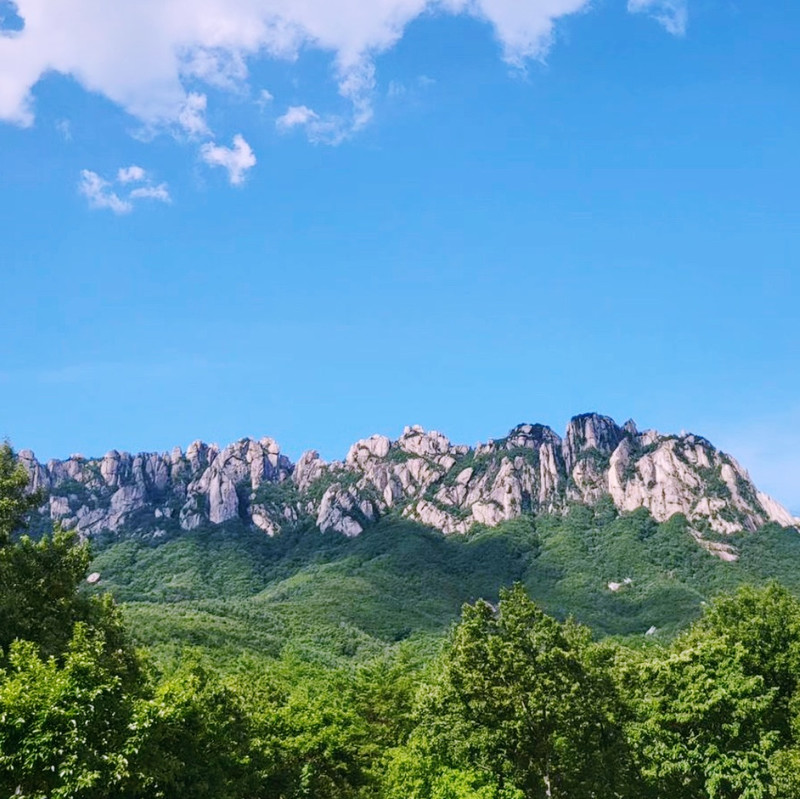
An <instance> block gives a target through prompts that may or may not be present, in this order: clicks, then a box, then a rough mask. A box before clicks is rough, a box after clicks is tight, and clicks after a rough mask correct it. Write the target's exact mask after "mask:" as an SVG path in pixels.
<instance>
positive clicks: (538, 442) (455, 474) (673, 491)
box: [18, 414, 798, 556]
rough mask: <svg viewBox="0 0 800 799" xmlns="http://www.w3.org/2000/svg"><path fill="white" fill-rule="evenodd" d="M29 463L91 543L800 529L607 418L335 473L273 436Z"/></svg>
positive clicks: (728, 462)
mask: <svg viewBox="0 0 800 799" xmlns="http://www.w3.org/2000/svg"><path fill="white" fill-rule="evenodd" d="M18 457H19V460H20V462H21V463H22V464H23V465H24V467H25V469H26V470H27V471H28V474H29V475H30V479H31V489H32V490H33V489H41V490H43V491H45V492H46V493H47V494H48V499H47V502H46V504H45V505H44V506H43V508H42V514H43V515H45V516H47V517H50V518H51V519H53V520H54V521H59V522H61V524H63V525H64V526H67V527H74V528H77V529H78V530H79V531H80V532H81V533H82V534H84V535H94V534H96V533H99V532H101V531H111V532H115V531H117V532H121V531H126V532H139V533H143V534H145V533H147V532H152V533H160V532H163V530H164V529H165V528H166V527H169V526H170V525H171V526H172V527H173V528H175V529H178V528H182V529H184V530H191V529H194V528H196V527H200V526H203V525H207V524H212V525H213V524H221V523H224V522H228V521H231V520H234V519H239V520H241V521H242V522H243V523H245V524H250V525H253V526H254V527H257V528H259V529H261V530H263V531H264V532H265V533H267V534H268V535H275V534H277V533H279V532H280V530H281V529H282V528H283V527H284V526H285V525H286V524H289V523H295V522H297V521H299V520H302V519H308V520H310V521H313V522H314V523H315V524H316V526H317V527H318V528H319V529H320V530H321V531H322V532H323V533H326V532H330V531H337V532H339V533H343V534H344V535H348V536H354V535H358V534H359V533H361V532H362V531H363V530H364V528H365V527H366V526H367V525H369V524H371V523H373V522H374V521H376V520H377V519H378V518H380V517H381V516H383V515H385V514H387V513H390V512H395V513H400V514H402V515H403V516H405V517H407V518H409V519H415V520H418V521H420V522H422V523H424V524H428V525H430V526H432V527H436V528H438V529H439V530H442V531H443V532H445V533H448V534H450V533H464V532H466V531H467V530H469V528H470V527H472V525H473V524H483V525H488V526H493V525H496V524H498V523H499V522H501V521H503V520H506V519H512V518H514V517H516V516H519V515H520V514H522V513H527V512H544V513H553V512H559V511H562V510H564V509H565V508H566V507H567V506H568V505H569V503H571V502H583V503H590V504H591V503H594V502H597V501H598V500H599V499H600V498H601V497H604V496H610V497H611V500H612V501H613V503H614V505H615V506H616V507H617V508H618V509H619V510H620V511H633V510H635V509H637V508H642V507H643V508H647V509H648V510H649V511H650V512H651V513H652V515H653V516H654V518H655V519H657V520H658V521H664V520H666V519H668V518H669V517H670V516H672V515H673V514H676V513H682V514H685V515H686V517H687V518H688V519H689V520H690V521H691V522H692V523H693V526H694V527H695V528H696V529H697V531H698V536H699V538H698V541H699V542H700V543H701V544H702V545H704V546H706V547H707V548H710V549H713V548H714V547H716V550H714V551H719V552H725V553H727V550H726V549H725V547H724V546H723V547H722V548H721V549H720V547H719V546H717V545H711V544H708V543H707V542H705V539H703V538H702V533H703V532H713V533H718V534H730V533H734V532H738V531H741V530H748V531H754V530H757V529H758V528H759V527H761V526H762V525H763V524H765V523H766V522H769V521H774V522H777V523H778V524H781V525H784V526H793V525H797V524H798V520H797V519H794V518H793V517H792V516H791V514H790V513H789V512H788V511H787V510H786V509H785V508H783V507H782V506H781V505H779V504H778V503H777V502H775V501H774V500H773V499H771V498H770V497H768V496H766V495H765V494H763V493H761V492H759V491H758V490H757V489H756V487H755V486H754V485H753V482H752V480H751V479H750V477H749V475H748V474H747V472H746V471H745V470H744V469H743V468H742V467H741V466H740V465H739V464H738V463H737V462H736V461H735V460H734V459H733V458H732V457H730V456H729V455H726V454H725V453H723V452H720V451H719V450H717V449H716V448H714V447H713V446H712V445H711V444H710V443H709V442H708V441H707V440H706V439H704V438H701V437H699V436H695V435H691V434H681V435H679V436H675V435H662V434H660V433H657V432H655V431H644V432H639V430H638V429H637V427H636V425H635V423H634V422H633V421H628V422H626V424H625V425H624V426H619V425H617V424H616V422H614V420H613V419H611V418H609V417H607V416H600V415H598V414H583V415H581V416H576V417H574V418H573V419H572V420H571V421H570V422H569V425H568V426H567V431H566V435H565V436H564V438H563V439H562V438H560V437H559V436H558V435H557V434H556V433H555V432H554V431H553V430H552V429H550V428H549V427H547V426H545V425H541V424H522V425H519V426H517V427H515V428H514V429H513V430H511V431H510V433H509V434H508V436H506V437H505V438H502V439H497V440H492V441H489V442H487V443H484V444H479V445H477V446H475V447H472V448H471V447H467V446H464V445H456V444H452V443H451V442H450V441H449V440H448V438H447V437H446V436H444V435H443V434H442V433H439V432H436V431H425V430H423V429H422V428H421V427H419V426H413V427H407V428H405V430H404V431H403V434H402V435H401V436H400V438H398V439H397V440H396V441H392V440H390V439H389V438H387V437H386V436H380V435H375V436H371V437H370V438H366V439H363V440H362V441H358V442H356V443H355V444H353V446H352V447H351V448H350V450H349V452H348V453H347V456H346V458H345V459H344V461H334V462H332V463H326V462H325V461H324V460H323V459H322V458H320V456H319V454H318V453H317V452H315V451H310V452H307V453H305V454H304V455H303V456H302V457H301V458H300V459H299V460H298V462H297V463H296V464H294V465H293V464H292V463H291V462H290V461H289V459H288V458H287V457H286V456H285V455H283V454H282V453H281V451H280V447H279V446H278V445H277V443H276V442H275V441H273V440H272V439H269V438H262V439H261V440H260V441H255V440H253V439H247V438H245V439H242V440H240V441H237V442H235V443H233V444H230V445H228V446H226V447H224V448H223V449H220V448H219V447H217V446H216V445H213V444H211V445H209V444H205V443H203V442H200V441H196V442H194V443H192V444H191V445H190V446H189V447H188V448H187V450H186V452H185V453H183V452H182V451H181V450H180V449H177V448H176V449H174V450H172V451H171V452H169V453H162V454H158V453H142V454H139V455H130V454H128V453H125V452H122V453H120V452H117V451H116V450H112V451H111V452H109V453H107V454H106V455H105V456H104V457H102V458H97V459H87V458H84V457H83V456H80V455H74V456H72V457H70V458H69V459H67V460H65V461H50V462H49V463H48V464H47V465H42V464H40V463H39V462H38V461H37V460H36V458H35V457H34V455H33V453H32V452H30V451H27V450H23V451H22V452H20V453H19V456H18ZM726 556H727V555H726Z"/></svg>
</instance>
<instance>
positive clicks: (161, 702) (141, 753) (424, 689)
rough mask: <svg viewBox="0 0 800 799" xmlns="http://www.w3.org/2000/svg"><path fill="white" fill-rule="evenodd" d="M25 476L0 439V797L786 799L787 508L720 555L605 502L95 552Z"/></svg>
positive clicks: (794, 775)
mask: <svg viewBox="0 0 800 799" xmlns="http://www.w3.org/2000/svg"><path fill="white" fill-rule="evenodd" d="M26 484H27V477H26V475H25V473H24V471H22V470H19V469H18V468H17V467H16V466H15V461H14V458H13V454H12V452H11V450H10V449H9V448H8V447H5V448H3V449H2V450H1V451H0V796H3V797H5V796H8V797H12V796H15V797H27V798H28V799H34V798H36V799H44V798H45V797H63V798H66V797H79V798H83V797H86V799H101V798H105V797H108V798H109V799H110V797H122V798H123V799H124V798H125V797H131V798H133V797H137V798H141V799H145V798H149V797H166V798H171V797H176V798H178V797H187V798H189V799H191V798H193V797H197V798H198V799H200V798H202V797H215V799H225V798H226V797H230V799H248V798H249V799H258V797H268V798H269V799H296V798H298V799H299V797H314V799H350V798H351V797H352V799H368V798H369V799H523V798H524V799H528V798H530V799H539V797H542V799H544V798H545V797H563V799H568V798H569V799H589V798H590V797H597V798H598V799H599V798H601V797H609V798H610V797H631V799H633V798H634V797H643V798H644V799H647V798H648V797H652V799H702V798H703V797H711V798H712V799H734V797H743V798H745V799H757V798H759V797H778V798H779V799H792V798H793V797H800V689H799V688H798V681H800V602H798V600H797V599H796V598H795V597H796V595H797V594H798V593H800V578H798V576H797V569H796V567H795V565H794V564H797V563H798V562H800V561H798V556H800V551H798V549H797V547H798V544H797V541H798V539H800V536H797V533H796V532H793V531H788V530H782V529H780V528H770V529H764V530H762V531H760V532H759V533H758V534H753V535H749V536H741V537H740V538H739V539H737V540H733V541H730V540H729V541H728V543H731V544H732V545H733V546H735V548H736V550H737V551H738V553H739V560H738V561H736V562H730V563H725V562H722V561H721V560H719V559H717V558H715V557H713V556H711V555H710V554H709V553H708V552H706V551H705V550H704V549H702V548H701V547H700V546H698V544H697V542H696V541H695V539H694V538H693V535H692V532H691V531H690V529H689V527H688V525H687V523H686V521H685V520H684V519H682V518H680V517H675V518H673V519H672V520H670V521H669V522H667V523H665V524H656V523H655V522H654V521H653V520H652V518H651V517H650V516H649V515H648V514H647V513H645V512H643V511H642V512H636V513H633V514H630V515H623V516H619V515H618V514H617V513H616V512H615V511H614V509H613V507H612V506H611V505H610V504H609V503H606V502H601V503H599V504H598V505H597V506H596V507H594V508H587V507H581V506H576V507H575V508H573V509H572V510H571V512H570V513H569V514H567V515H566V516H565V517H558V518H556V517H541V518H533V517H523V518H520V519H518V520H515V521H514V522H509V523H506V524H505V525H501V527H499V528H494V529H492V530H489V529H475V530H473V531H472V532H471V533H470V534H469V535H468V536H464V537H455V538H445V537H444V536H441V535H440V534H438V533H434V532H432V531H430V530H426V529H424V528H421V527H419V526H417V525H413V524H411V523H408V522H406V521H403V520H401V519H391V518H390V519H387V520H385V521H383V522H382V523H380V524H378V525H376V526H375V527H373V528H371V529H369V530H367V531H366V532H365V533H364V534H363V535H361V536H359V537H358V538H357V539H354V540H347V539H344V538H342V537H339V536H322V535H321V534H319V532H318V531H316V530H313V529H303V528H302V527H298V528H297V529H295V530H292V531H289V532H288V533H286V534H285V535H282V536H280V537H276V538H275V539H268V538H267V537H265V536H263V534H256V533H254V532H252V531H250V530H248V529H246V528H244V527H238V526H236V525H229V526H227V527H220V528H216V529H207V530H198V531H194V532H192V533H185V534H182V535H178V536H175V537H174V538H172V539H170V540H165V539H162V540H157V541H153V540H144V539H136V538H133V537H127V538H116V539H109V540H107V541H97V542H95V543H94V549H95V552H94V555H92V554H91V553H90V552H89V549H88V548H87V546H86V545H84V544H82V543H80V542H79V541H78V540H77V539H76V537H75V536H74V535H73V534H70V533H65V532H61V531H58V530H56V531H53V532H52V533H51V534H46V535H44V536H41V537H37V538H36V539H35V540H34V539H32V538H29V537H28V536H26V535H25V534H24V529H23V528H24V524H25V519H26V516H27V515H28V513H29V512H30V511H31V510H32V508H33V507H34V505H35V504H36V503H37V501H38V499H37V498H31V497H29V496H27V495H26V494H25V486H26ZM90 564H91V566H90ZM90 567H91V569H93V570H97V571H98V572H99V573H100V574H101V580H100V582H99V583H98V585H97V586H95V587H92V586H89V585H88V584H87V583H86V580H85V576H86V574H87V572H88V571H89V569H90ZM626 580H629V582H626ZM611 582H613V583H615V585H617V586H618V588H617V590H611V588H610V587H609V583H611ZM112 596H113V599H112ZM574 619H577V620H578V621H575V620H574ZM653 628H655V630H653ZM648 631H649V632H650V633H651V634H649V635H646V634H645V633H646V632H648Z"/></svg>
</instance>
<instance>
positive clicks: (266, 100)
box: [256, 89, 275, 108]
mask: <svg viewBox="0 0 800 799" xmlns="http://www.w3.org/2000/svg"><path fill="white" fill-rule="evenodd" d="M274 99H275V97H274V96H273V95H272V92H271V91H268V90H267V89H262V90H261V91H260V92H259V93H258V99H257V100H256V105H258V106H261V108H266V107H267V106H268V105H269V104H270V103H271V102H272V101H273V100H274Z"/></svg>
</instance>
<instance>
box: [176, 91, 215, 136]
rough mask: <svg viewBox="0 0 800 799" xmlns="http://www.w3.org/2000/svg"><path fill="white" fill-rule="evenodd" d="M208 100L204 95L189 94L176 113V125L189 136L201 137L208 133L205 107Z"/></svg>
mask: <svg viewBox="0 0 800 799" xmlns="http://www.w3.org/2000/svg"><path fill="white" fill-rule="evenodd" d="M207 106H208V99H207V98H206V96H205V95H204V94H198V93H197V92H191V93H190V94H189V95H187V97H186V100H185V101H184V103H183V105H182V106H181V110H180V112H179V113H178V124H179V125H180V126H181V128H183V130H184V131H185V132H186V133H188V134H189V135H190V136H203V135H205V134H207V133H208V124H207V123H206V107H207Z"/></svg>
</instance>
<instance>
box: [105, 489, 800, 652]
mask: <svg viewBox="0 0 800 799" xmlns="http://www.w3.org/2000/svg"><path fill="white" fill-rule="evenodd" d="M727 542H728V545H729V546H731V547H735V550H736V552H737V554H738V555H739V557H738V559H737V560H731V561H723V560H721V559H719V558H717V557H714V556H713V555H712V554H711V553H709V552H707V551H705V550H704V549H702V548H700V547H698V546H697V545H696V543H695V539H694V535H693V533H692V529H691V525H690V524H689V523H688V522H687V521H686V519H685V517H683V516H681V515H676V516H674V517H673V518H672V519H670V520H669V521H668V522H663V523H658V522H656V521H655V520H654V519H653V518H652V516H651V515H650V514H649V512H648V511H646V510H644V509H639V510H637V511H635V512H633V513H624V514H618V513H617V511H616V510H615V509H614V507H613V505H612V504H611V503H610V502H609V501H608V500H607V499H606V500H603V501H601V502H599V503H597V504H596V505H595V506H593V507H588V506H585V505H574V506H572V507H571V508H570V510H569V511H568V512H567V513H566V514H558V515H549V516H547V515H540V516H537V517H534V516H531V515H525V516H522V517H519V518H517V519H513V520H510V521H505V522H502V523H500V524H499V525H498V526H497V527H495V528H488V527H477V528H475V529H473V530H472V531H471V532H470V533H468V534H465V535H463V536H462V535H458V536H452V535H451V536H445V535H443V534H442V533H440V532H439V531H436V530H431V529H429V528H425V527H423V526H422V525H420V524H418V523H416V522H412V521H409V520H407V519H403V518H401V517H398V516H397V515H390V516H388V517H385V518H383V519H381V520H380V521H379V522H377V523H376V524H374V525H372V526H370V527H369V528H368V529H366V530H365V531H364V533H363V534H362V535H360V536H357V537H355V538H347V537H345V536H343V535H341V534H330V535H326V536H320V535H318V534H314V532H313V529H310V528H305V527H303V526H302V525H300V526H298V527H296V528H293V529H291V530H287V531H286V532H285V533H284V534H283V535H281V536H276V537H275V538H269V537H267V536H264V535H263V534H262V533H260V532H258V531H254V530H252V529H249V528H248V527H246V526H245V525H244V524H242V523H241V522H228V523H225V524H222V525H217V526H205V527H202V528H198V529H196V530H193V531H189V532H184V533H179V534H176V535H175V536H174V537H164V538H160V539H157V540H155V541H154V540H152V539H142V538H139V539H135V538H133V539H127V540H124V539H122V540H121V539H119V538H118V537H116V536H107V537H101V538H100V539H98V540H96V542H95V544H94V546H95V548H96V549H97V557H96V559H95V562H94V565H93V568H94V569H97V570H98V571H99V572H100V574H101V575H102V579H101V581H100V583H99V584H98V586H97V587H96V588H95V589H91V590H110V591H111V592H112V593H113V594H114V595H115V596H116V597H117V598H118V599H119V600H121V601H122V602H123V603H124V607H125V611H126V613H127V614H128V617H129V619H130V621H131V623H132V625H133V628H134V630H135V631H136V634H137V636H138V637H139V639H140V640H142V641H143V642H145V643H148V644H150V645H152V646H155V647H156V648H157V649H158V650H159V652H161V653H162V654H165V653H166V654H168V653H170V652H173V651H175V650H176V649H180V648H182V647H183V646H186V645H191V646H200V647H201V648H203V649H205V650H207V651H210V652H213V653H214V656H215V657H217V658H230V660H231V661H233V660H235V659H236V658H237V657H239V656H240V655H241V654H242V653H243V652H249V653H250V654H251V655H253V656H259V657H264V656H267V657H276V656H278V655H280V654H281V653H282V652H284V651H286V650H287V649H288V650H289V651H292V652H296V653H299V654H301V655H302V656H304V657H313V658H323V659H325V660H326V661H336V660H337V659H340V658H351V657H366V656H369V655H372V654H375V653H376V652H377V651H380V650H381V649H383V648H385V647H387V646H393V645H394V644H396V643H397V642H399V641H403V640H406V639H407V638H412V639H414V640H416V641H420V640H422V639H425V638H437V637H439V636H441V635H442V633H444V632H445V631H446V630H447V628H448V626H449V625H450V624H451V623H452V622H453V621H454V620H455V619H456V618H457V617H458V614H459V611H460V608H461V605H462V603H464V602H467V601H474V600H475V599H477V598H478V597H484V598H486V599H488V600H490V601H495V600H496V598H497V596H498V593H499V590H500V588H501V587H503V586H507V585H510V584H511V583H513V582H516V581H519V582H522V583H524V585H525V586H526V588H527V590H528V592H529V593H530V595H531V596H532V597H533V598H534V599H535V600H536V601H537V602H538V603H539V604H541V606H542V607H543V608H544V609H545V610H546V611H547V612H548V613H551V614H553V615H556V616H557V617H559V618H565V617H566V616H568V615H574V616H575V617H576V618H578V620H580V621H582V622H584V623H587V624H589V625H590V626H592V627H593V629H594V630H595V631H596V632H597V633H598V634H602V635H609V634H610V635H636V636H643V635H644V634H645V633H646V632H647V631H648V630H649V629H650V628H651V627H655V628H656V632H655V635H656V637H659V636H662V635H670V634H671V633H672V632H674V631H675V630H677V629H679V628H680V627H682V626H684V625H685V624H687V623H688V622H689V621H691V620H692V619H694V618H696V617H697V616H698V615H699V613H700V611H701V608H702V605H703V603H704V602H706V601H707V600H708V599H710V598H711V597H712V596H714V595H715V594H716V593H718V592H720V591H724V590H729V589H731V588H733V587H735V586H737V585H740V584H742V583H745V582H749V583H756V584H760V583H763V582H765V581H767V580H770V579H777V580H780V581H781V582H782V583H783V584H785V585H786V586H787V587H789V588H790V589H791V590H792V591H793V592H795V593H797V594H798V595H800V571H798V570H797V568H796V564H797V563H798V561H799V560H800V536H799V535H797V533H796V532H794V531H793V530H789V529H786V528H780V527H778V526H777V525H774V524H773V525H770V526H768V527H766V528H763V529H762V530H761V531H759V532H758V533H755V534H754V533H741V534H737V535H734V536H732V537H730V538H728V539H727Z"/></svg>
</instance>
